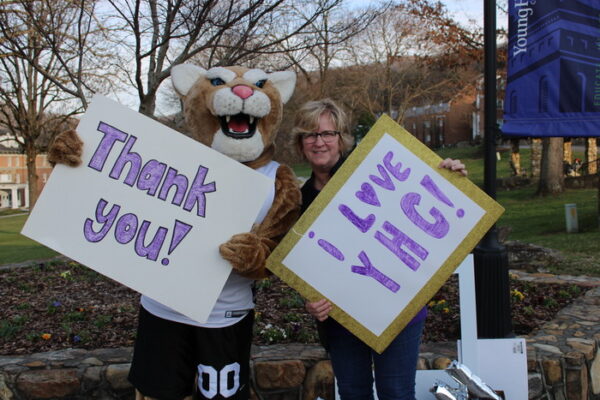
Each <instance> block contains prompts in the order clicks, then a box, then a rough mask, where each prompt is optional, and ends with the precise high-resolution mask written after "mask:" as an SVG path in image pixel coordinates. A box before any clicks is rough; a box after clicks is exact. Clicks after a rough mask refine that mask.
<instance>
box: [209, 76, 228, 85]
mask: <svg viewBox="0 0 600 400" xmlns="http://www.w3.org/2000/svg"><path fill="white" fill-rule="evenodd" d="M210 84H211V85H213V86H220V85H224V84H225V81H224V80H223V79H221V78H213V79H211V80H210Z"/></svg>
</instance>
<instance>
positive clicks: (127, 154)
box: [109, 135, 142, 186]
mask: <svg viewBox="0 0 600 400" xmlns="http://www.w3.org/2000/svg"><path fill="white" fill-rule="evenodd" d="M136 140H137V138H136V137H135V136H133V135H132V136H130V137H129V139H127V143H126V144H125V147H123V150H121V154H120V155H119V158H117V161H116V162H115V165H114V166H113V168H112V170H111V171H110V175H109V176H110V177H111V178H113V179H119V177H120V176H121V172H123V168H125V164H127V163H129V164H130V168H129V172H128V173H127V177H126V178H125V180H124V181H123V182H124V183H125V184H127V185H129V186H133V185H134V184H135V181H136V179H137V176H138V173H139V172H140V168H141V166H142V158H141V157H140V155H139V154H138V153H135V152H131V151H130V150H131V148H132V147H133V145H134V144H135V141H136Z"/></svg>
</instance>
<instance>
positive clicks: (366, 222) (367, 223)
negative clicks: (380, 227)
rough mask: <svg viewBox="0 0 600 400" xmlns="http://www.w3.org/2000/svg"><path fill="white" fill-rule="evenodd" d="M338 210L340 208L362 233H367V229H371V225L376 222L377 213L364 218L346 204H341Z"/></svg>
mask: <svg viewBox="0 0 600 400" xmlns="http://www.w3.org/2000/svg"><path fill="white" fill-rule="evenodd" d="M338 210H340V212H341V213H342V215H343V216H344V217H346V218H348V220H349V221H350V222H352V224H354V226H356V227H357V228H358V230H359V231H361V232H362V233H365V232H366V231H368V230H369V229H371V227H372V226H373V224H374V223H375V215H373V214H369V215H367V217H366V218H365V219H362V218H360V217H359V216H358V215H356V214H355V213H354V211H352V209H350V207H348V206H347V205H345V204H340V205H339V207H338Z"/></svg>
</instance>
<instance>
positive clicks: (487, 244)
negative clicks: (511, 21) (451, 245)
mask: <svg viewBox="0 0 600 400" xmlns="http://www.w3.org/2000/svg"><path fill="white" fill-rule="evenodd" d="M483 1H484V13H483V16H484V22H483V29H484V43H485V44H484V121H485V127H484V190H485V192H486V193H487V194H488V195H489V196H490V197H492V198H493V199H495V198H496V132H497V126H496V109H497V106H496V0H483ZM473 255H474V261H475V292H476V301H477V333H478V336H479V338H504V337H509V336H512V322H511V310H510V287H509V278H508V254H507V252H506V248H505V247H504V246H503V245H502V244H500V242H498V232H497V230H496V226H495V225H494V226H492V228H491V229H490V230H489V231H488V233H487V234H486V235H485V236H484V237H483V239H482V240H481V242H480V243H479V244H478V245H477V247H476V248H475V250H474V251H473Z"/></svg>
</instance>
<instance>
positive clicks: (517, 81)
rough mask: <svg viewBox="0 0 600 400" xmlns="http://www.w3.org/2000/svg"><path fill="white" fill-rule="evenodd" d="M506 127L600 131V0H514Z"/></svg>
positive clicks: (530, 131)
mask: <svg viewBox="0 0 600 400" xmlns="http://www.w3.org/2000/svg"><path fill="white" fill-rule="evenodd" d="M508 28H509V42H508V76H507V86H506V95H505V96H506V98H505V101H504V124H503V126H502V132H503V133H504V135H509V136H531V137H543V136H563V137H589V136H600V0H568V1H563V0H509V25H508Z"/></svg>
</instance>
